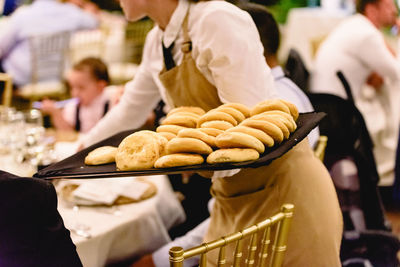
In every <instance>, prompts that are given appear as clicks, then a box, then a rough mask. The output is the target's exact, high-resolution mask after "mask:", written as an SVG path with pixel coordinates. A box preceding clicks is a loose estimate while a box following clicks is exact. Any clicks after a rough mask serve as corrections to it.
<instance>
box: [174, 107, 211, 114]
mask: <svg viewBox="0 0 400 267" xmlns="http://www.w3.org/2000/svg"><path fill="white" fill-rule="evenodd" d="M181 111H184V112H191V113H195V114H198V115H200V116H201V115H203V114H205V113H206V112H205V111H204V109H202V108H200V107H192V106H182V107H177V108H173V109H171V110H170V111H169V112H168V115H172V114H174V113H176V112H181Z"/></svg>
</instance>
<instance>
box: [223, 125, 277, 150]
mask: <svg viewBox="0 0 400 267" xmlns="http://www.w3.org/2000/svg"><path fill="white" fill-rule="evenodd" d="M226 132H239V133H245V134H249V135H251V136H254V137H255V138H257V139H258V140H260V141H261V142H262V143H263V144H264V145H266V146H268V147H273V146H274V143H275V142H274V139H273V138H272V137H271V136H269V135H268V134H266V133H265V132H263V131H261V130H258V129H255V128H251V127H247V126H244V125H238V126H236V127H233V128H230V129H228V130H226Z"/></svg>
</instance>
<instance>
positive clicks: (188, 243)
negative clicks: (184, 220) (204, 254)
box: [152, 218, 210, 267]
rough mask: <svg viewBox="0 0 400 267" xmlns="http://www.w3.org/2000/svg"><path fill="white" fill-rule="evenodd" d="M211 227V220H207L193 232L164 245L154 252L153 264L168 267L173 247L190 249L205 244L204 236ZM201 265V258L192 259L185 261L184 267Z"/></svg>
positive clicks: (158, 266)
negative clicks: (170, 251)
mask: <svg viewBox="0 0 400 267" xmlns="http://www.w3.org/2000/svg"><path fill="white" fill-rule="evenodd" d="M209 225H210V218H208V219H206V220H205V221H203V222H202V223H200V224H199V225H198V226H196V227H195V228H194V229H193V230H191V231H189V232H187V233H186V234H185V235H184V236H182V237H178V238H176V239H174V240H173V241H172V242H170V243H168V244H166V245H164V246H163V247H161V248H159V249H158V250H156V251H155V252H153V254H152V257H153V262H154V264H155V266H156V267H163V266H166V265H167V263H168V262H169V249H170V248H172V247H176V246H179V247H182V248H183V249H188V248H191V247H194V246H198V245H200V244H201V243H202V242H203V239H204V236H205V234H206V231H207V229H208V226H209ZM198 264H199V257H192V258H189V259H187V260H185V261H184V267H190V266H197V265H198Z"/></svg>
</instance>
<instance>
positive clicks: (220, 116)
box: [197, 110, 237, 127]
mask: <svg viewBox="0 0 400 267" xmlns="http://www.w3.org/2000/svg"><path fill="white" fill-rule="evenodd" d="M206 121H227V122H229V123H230V124H232V125H233V126H236V125H237V121H236V120H235V118H234V117H232V116H231V115H229V114H228V113H225V112H222V111H217V110H210V111H209V112H207V113H206V114H204V115H203V116H201V117H200V118H199V120H198V121H197V127H200V125H202V124H203V123H204V122H206Z"/></svg>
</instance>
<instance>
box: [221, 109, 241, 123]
mask: <svg viewBox="0 0 400 267" xmlns="http://www.w3.org/2000/svg"><path fill="white" fill-rule="evenodd" d="M215 110H217V111H222V112H225V113H228V114H229V115H231V116H232V117H233V118H234V119H235V120H236V121H237V123H240V122H242V121H243V120H244V119H246V117H245V116H244V115H243V113H242V112H240V111H239V110H237V109H235V108H231V107H226V106H225V107H224V106H219V107H218V108H216V109H215Z"/></svg>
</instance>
